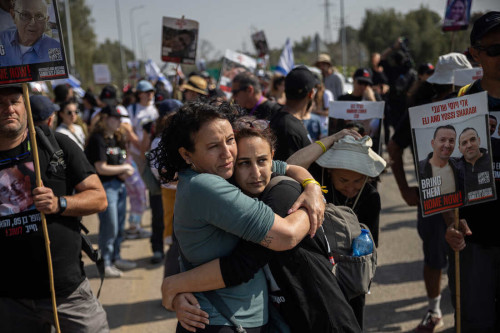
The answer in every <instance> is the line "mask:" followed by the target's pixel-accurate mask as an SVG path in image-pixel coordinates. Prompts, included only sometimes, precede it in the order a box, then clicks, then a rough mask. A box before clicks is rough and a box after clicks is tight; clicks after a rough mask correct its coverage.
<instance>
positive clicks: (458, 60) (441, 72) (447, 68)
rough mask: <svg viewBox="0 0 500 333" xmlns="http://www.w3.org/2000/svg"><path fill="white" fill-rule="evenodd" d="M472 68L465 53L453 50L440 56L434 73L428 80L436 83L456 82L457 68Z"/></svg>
mask: <svg viewBox="0 0 500 333" xmlns="http://www.w3.org/2000/svg"><path fill="white" fill-rule="evenodd" d="M467 68H472V65H471V64H470V62H469V60H467V57H466V56H465V54H462V53H456V52H451V53H448V54H444V55H442V56H439V59H438V62H437V64H436V68H435V70H434V74H432V75H431V76H430V77H429V78H428V79H427V82H429V83H435V84H454V82H455V76H454V72H455V71H456V70H457V69H467Z"/></svg>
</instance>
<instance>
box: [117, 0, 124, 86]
mask: <svg viewBox="0 0 500 333" xmlns="http://www.w3.org/2000/svg"><path fill="white" fill-rule="evenodd" d="M115 8H116V22H117V25H118V41H119V43H120V63H121V69H122V70H121V75H120V78H121V84H120V87H123V83H124V82H125V73H126V72H125V56H124V54H123V40H122V20H121V16H120V5H119V3H118V0H115Z"/></svg>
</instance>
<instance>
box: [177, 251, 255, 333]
mask: <svg viewBox="0 0 500 333" xmlns="http://www.w3.org/2000/svg"><path fill="white" fill-rule="evenodd" d="M178 248H179V255H180V257H181V260H182V264H183V265H184V267H185V268H186V269H187V270H191V269H193V268H194V266H193V265H192V264H191V263H190V262H189V261H188V260H187V259H186V257H185V256H184V253H182V250H181V247H180V246H179V247H178ZM203 294H204V295H205V296H206V297H207V298H208V300H209V301H210V303H212V305H213V306H214V307H215V308H216V309H217V311H219V312H220V314H221V315H223V316H224V317H225V318H226V319H227V320H229V321H230V322H231V323H232V324H233V325H234V326H235V327H236V332H238V333H246V330H245V329H244V328H243V326H241V324H240V323H238V321H237V320H236V318H235V317H234V314H233V312H232V311H231V310H230V309H229V307H228V306H227V304H226V302H224V300H223V299H222V297H220V295H219V294H217V293H216V292H215V291H213V290H210V291H204V292H203Z"/></svg>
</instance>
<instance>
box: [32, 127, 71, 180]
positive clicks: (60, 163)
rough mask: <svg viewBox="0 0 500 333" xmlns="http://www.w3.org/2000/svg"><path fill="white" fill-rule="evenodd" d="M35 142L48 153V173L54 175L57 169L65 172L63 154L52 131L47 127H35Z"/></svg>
mask: <svg viewBox="0 0 500 333" xmlns="http://www.w3.org/2000/svg"><path fill="white" fill-rule="evenodd" d="M35 131H36V134H37V135H36V138H37V142H39V143H40V145H41V146H42V147H43V148H44V149H45V150H46V151H48V152H49V155H50V161H49V167H48V171H49V172H50V173H52V174H55V173H56V172H57V170H58V169H59V168H62V169H63V170H66V162H65V161H64V152H63V150H62V149H61V147H60V146H59V143H58V142H57V139H56V136H55V134H54V131H53V130H52V129H50V128H49V127H48V126H35Z"/></svg>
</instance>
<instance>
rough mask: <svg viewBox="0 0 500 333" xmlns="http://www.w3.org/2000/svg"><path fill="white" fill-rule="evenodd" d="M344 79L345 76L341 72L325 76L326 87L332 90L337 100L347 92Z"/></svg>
mask: <svg viewBox="0 0 500 333" xmlns="http://www.w3.org/2000/svg"><path fill="white" fill-rule="evenodd" d="M344 81H345V78H344V76H343V75H342V74H340V73H339V72H333V73H332V74H331V75H328V76H326V77H325V88H326V89H328V90H330V91H331V92H332V94H333V98H334V100H335V101H337V100H338V98H339V96H342V95H344V94H345V91H344V90H345V88H344Z"/></svg>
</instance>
